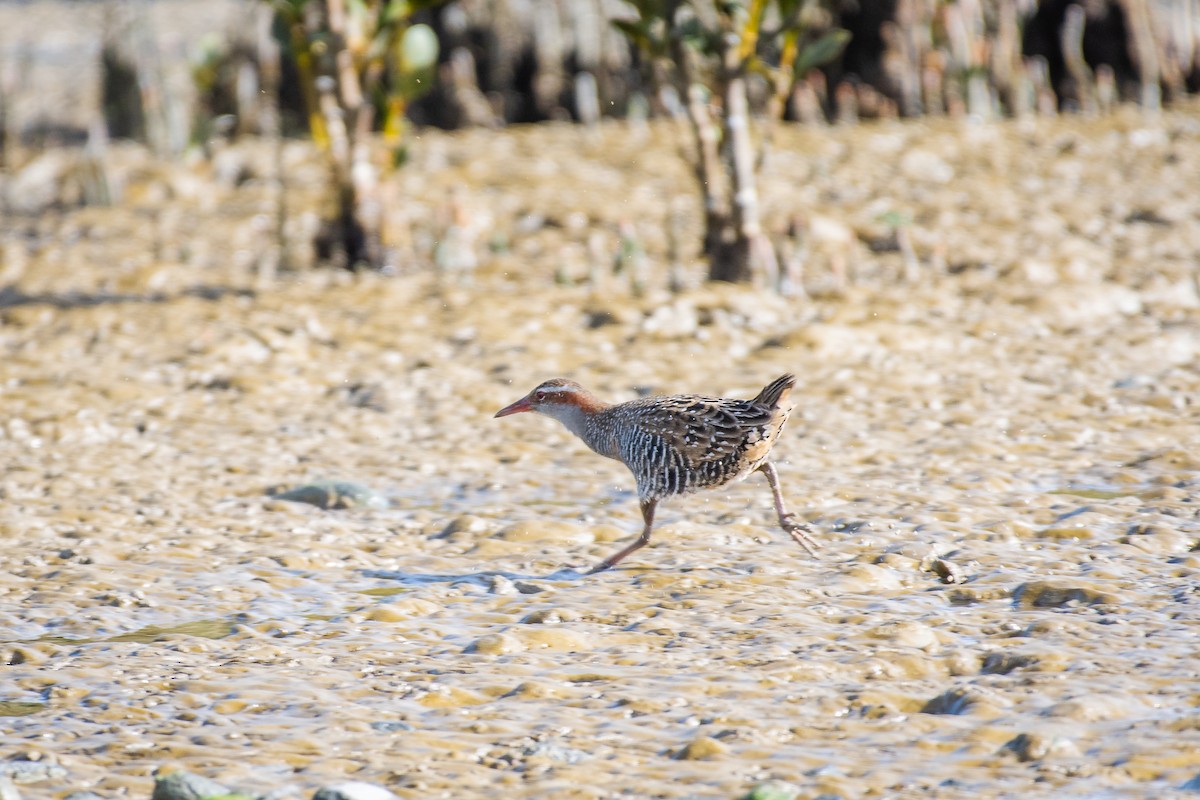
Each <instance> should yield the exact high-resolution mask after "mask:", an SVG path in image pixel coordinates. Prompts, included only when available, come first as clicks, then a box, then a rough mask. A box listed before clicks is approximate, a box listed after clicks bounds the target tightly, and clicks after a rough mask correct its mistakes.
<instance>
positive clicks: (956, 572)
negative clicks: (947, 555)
mask: <svg viewBox="0 0 1200 800" xmlns="http://www.w3.org/2000/svg"><path fill="white" fill-rule="evenodd" d="M930 571H931V572H932V573H933V574H934V575H937V576H938V578H940V579H941V581H942V583H945V584H947V585H949V584H955V583H966V581H967V573H966V570H964V569H963V568H962V567H960V566H959V565H958V564H955V563H954V562H953V561H947V560H946V559H944V558H936V559H934V561H933V563H932V564H931V565H930Z"/></svg>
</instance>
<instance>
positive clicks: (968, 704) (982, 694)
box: [921, 686, 1012, 716]
mask: <svg viewBox="0 0 1200 800" xmlns="http://www.w3.org/2000/svg"><path fill="white" fill-rule="evenodd" d="M1011 706H1012V701H1011V700H1009V699H1008V698H1006V697H1004V696H1002V695H1000V694H997V693H996V692H994V691H992V690H990V689H985V688H983V687H981V686H962V687H958V688H955V689H950V690H948V691H945V692H942V693H941V694H939V695H938V696H937V697H935V698H933V699H932V700H930V701H929V702H928V703H926V704H925V706H924V707H923V708H922V709H921V712H922V713H923V714H953V715H959V714H981V715H984V716H993V715H995V714H997V713H999V712H1000V711H1001V710H1003V709H1005V708H1009V707H1011Z"/></svg>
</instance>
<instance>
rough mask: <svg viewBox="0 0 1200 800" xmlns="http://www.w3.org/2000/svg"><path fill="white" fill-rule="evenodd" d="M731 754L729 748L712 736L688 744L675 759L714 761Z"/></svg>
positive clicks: (699, 737) (700, 737)
mask: <svg viewBox="0 0 1200 800" xmlns="http://www.w3.org/2000/svg"><path fill="white" fill-rule="evenodd" d="M728 752H729V748H728V747H727V746H726V745H724V744H722V743H721V742H719V741H717V740H716V739H714V738H712V737H711V736H698V737H696V738H695V739H693V740H692V741H690V742H688V743H687V744H686V745H685V746H684V747H683V748H682V749H681V750H680V751H679V752H678V753H676V754H675V758H677V759H679V760H680V761H712V760H713V759H717V758H720V757H721V756H723V755H725V754H726V753H728Z"/></svg>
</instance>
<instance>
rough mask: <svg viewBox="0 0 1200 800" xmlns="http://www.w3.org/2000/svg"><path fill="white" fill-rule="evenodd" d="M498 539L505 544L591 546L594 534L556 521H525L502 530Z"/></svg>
mask: <svg viewBox="0 0 1200 800" xmlns="http://www.w3.org/2000/svg"><path fill="white" fill-rule="evenodd" d="M496 538H497V539H500V540H502V541H505V542H522V543H524V542H566V543H570V544H591V542H592V541H593V537H592V534H591V533H590V532H589V531H587V530H585V529H584V528H583V527H582V526H580V525H577V524H575V523H571V522H565V521H554V520H525V521H523V522H515V523H513V524H512V525H509V526H507V527H505V528H503V529H501V530H500V531H499V532H498V533H497V534H496Z"/></svg>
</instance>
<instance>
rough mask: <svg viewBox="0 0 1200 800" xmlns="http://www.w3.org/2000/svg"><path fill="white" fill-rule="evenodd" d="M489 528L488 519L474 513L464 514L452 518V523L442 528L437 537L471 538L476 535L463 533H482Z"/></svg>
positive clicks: (452, 538)
mask: <svg viewBox="0 0 1200 800" xmlns="http://www.w3.org/2000/svg"><path fill="white" fill-rule="evenodd" d="M487 529H488V521H487V520H486V519H484V518H483V517H477V516H475V515H473V514H463V515H462V516H460V517H455V518H454V519H452V520H450V523H449V524H448V525H447V526H446V527H444V528H442V530H441V532H440V533H438V534H437V535H436V536H435V537H434V538H435V539H451V540H458V539H471V540H474V539H475V538H477V537H476V536H470V535H468V536H464V535H463V534H480V533H483V532H484V531H486V530H487Z"/></svg>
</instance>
